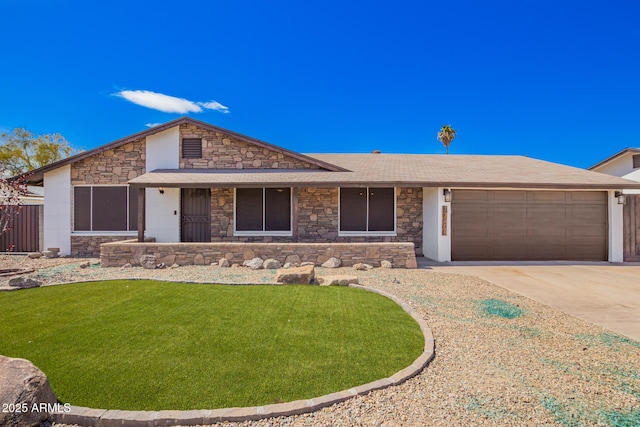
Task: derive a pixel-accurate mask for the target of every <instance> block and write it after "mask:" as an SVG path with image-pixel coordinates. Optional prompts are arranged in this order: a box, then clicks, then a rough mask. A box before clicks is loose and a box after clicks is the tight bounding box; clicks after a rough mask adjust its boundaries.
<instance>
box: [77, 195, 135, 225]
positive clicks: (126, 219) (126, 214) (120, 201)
mask: <svg viewBox="0 0 640 427" xmlns="http://www.w3.org/2000/svg"><path fill="white" fill-rule="evenodd" d="M137 217H138V200H137V197H136V194H135V192H134V191H129V186H126V185H118V186H106V185H100V186H91V185H87V186H84V185H82V186H75V187H73V231H95V232H114V231H115V232H126V231H136V230H137V229H138V221H137Z"/></svg>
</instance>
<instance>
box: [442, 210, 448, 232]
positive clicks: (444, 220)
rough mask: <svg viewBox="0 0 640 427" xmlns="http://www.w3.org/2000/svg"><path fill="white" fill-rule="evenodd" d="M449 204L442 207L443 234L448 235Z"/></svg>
mask: <svg viewBox="0 0 640 427" xmlns="http://www.w3.org/2000/svg"><path fill="white" fill-rule="evenodd" d="M448 216H449V215H447V206H443V207H442V235H443V236H446V235H447V217H448Z"/></svg>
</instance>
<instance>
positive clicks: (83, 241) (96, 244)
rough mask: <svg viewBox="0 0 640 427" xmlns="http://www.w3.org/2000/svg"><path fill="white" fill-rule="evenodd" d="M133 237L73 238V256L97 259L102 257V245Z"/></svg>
mask: <svg viewBox="0 0 640 427" xmlns="http://www.w3.org/2000/svg"><path fill="white" fill-rule="evenodd" d="M130 238H131V236H71V256H74V257H89V258H95V257H99V256H100V245H101V244H103V243H109V242H121V241H123V240H127V239H130Z"/></svg>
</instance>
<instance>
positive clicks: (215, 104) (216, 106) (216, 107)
mask: <svg viewBox="0 0 640 427" xmlns="http://www.w3.org/2000/svg"><path fill="white" fill-rule="evenodd" d="M198 105H201V106H203V107H204V108H206V109H208V110H216V111H220V112H221V113H224V114H227V113H228V112H229V107H225V106H224V105H222V104H220V103H219V102H217V101H209V102H198Z"/></svg>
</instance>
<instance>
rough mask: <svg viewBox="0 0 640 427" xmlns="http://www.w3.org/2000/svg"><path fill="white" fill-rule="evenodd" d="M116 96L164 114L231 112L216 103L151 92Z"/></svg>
mask: <svg viewBox="0 0 640 427" xmlns="http://www.w3.org/2000/svg"><path fill="white" fill-rule="evenodd" d="M114 95H115V96H119V97H121V98H124V99H126V100H127V101H129V102H133V103H134V104H137V105H141V106H143V107H147V108H151V109H153V110H158V111H162V112H164V113H179V114H186V113H201V112H202V111H203V110H202V109H203V108H205V109H207V110H215V111H219V112H221V113H225V114H226V113H228V112H229V108H227V107H225V106H224V105H222V104H220V103H219V102H216V101H209V102H197V101H196V102H194V101H189V100H188V99H184V98H177V97H175V96H170V95H165V94H163V93H157V92H152V91H150V90H121V91H120V92H116V93H115V94H114ZM151 124H153V123H151ZM147 126H149V124H147ZM149 127H151V126H149Z"/></svg>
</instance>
